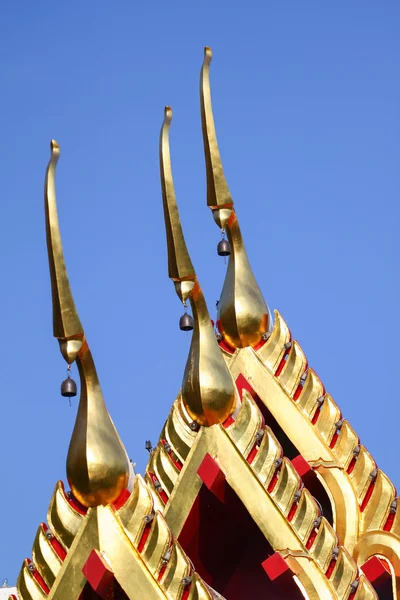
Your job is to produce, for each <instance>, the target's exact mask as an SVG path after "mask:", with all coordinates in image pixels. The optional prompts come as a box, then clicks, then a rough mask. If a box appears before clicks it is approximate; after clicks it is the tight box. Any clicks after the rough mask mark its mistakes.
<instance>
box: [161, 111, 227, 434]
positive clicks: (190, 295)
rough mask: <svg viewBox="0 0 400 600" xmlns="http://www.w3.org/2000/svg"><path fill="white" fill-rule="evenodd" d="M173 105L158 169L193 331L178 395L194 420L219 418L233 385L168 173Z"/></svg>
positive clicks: (176, 276)
mask: <svg viewBox="0 0 400 600" xmlns="http://www.w3.org/2000/svg"><path fill="white" fill-rule="evenodd" d="M171 120H172V110H171V108H170V107H169V106H167V107H166V108H165V114H164V122H163V125H162V128H161V134H160V172H161V187H162V195H163V206H164V218H165V227H166V233H167V246H168V270H169V276H170V278H171V279H172V280H173V282H174V284H175V289H176V291H177V294H178V296H179V298H180V299H181V300H182V302H183V303H185V302H186V300H189V301H190V304H191V307H192V312H193V317H194V331H193V334H192V340H191V345H190V350H189V356H188V359H187V363H186V367H185V372H184V375H183V381H182V400H183V403H184V405H185V407H186V409H187V411H188V413H189V415H190V417H191V418H192V419H193V421H194V422H195V423H197V424H198V425H205V426H210V425H214V424H216V423H223V422H224V421H225V420H226V419H227V418H228V417H229V415H231V414H232V412H233V411H234V409H235V401H236V395H235V386H234V383H233V381H232V377H231V375H230V373H229V370H228V368H227V367H226V364H225V361H224V359H223V357H222V354H221V351H220V349H219V347H218V343H217V340H216V337H215V333H214V330H213V327H212V325H211V319H210V315H209V312H208V309H207V304H206V301H205V299H204V295H203V292H202V289H201V287H200V284H199V282H198V280H197V277H196V273H195V270H194V268H193V265H192V261H191V260H190V256H189V253H188V250H187V247H186V243H185V238H184V236H183V231H182V226H181V222H180V219H179V212H178V207H177V204H176V197H175V190H174V183H173V179H172V168H171V155H170V147H169V129H170V125H171Z"/></svg>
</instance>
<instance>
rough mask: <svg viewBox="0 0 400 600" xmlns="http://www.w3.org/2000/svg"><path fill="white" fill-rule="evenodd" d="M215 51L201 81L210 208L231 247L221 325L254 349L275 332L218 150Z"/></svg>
mask: <svg viewBox="0 0 400 600" xmlns="http://www.w3.org/2000/svg"><path fill="white" fill-rule="evenodd" d="M211 59H212V52H211V48H208V47H206V48H205V51H204V62H203V66H202V69H201V77H200V100H201V121H202V129H203V141H204V153H205V160H206V173H207V204H208V206H209V207H210V208H211V210H212V213H213V216H214V220H215V221H216V223H217V225H218V226H219V227H220V228H221V229H222V230H223V231H224V230H226V233H227V236H228V239H229V243H230V245H231V249H232V252H231V255H230V257H229V262H228V268H227V272H226V277H225V282H224V286H223V289H222V293H221V298H220V301H219V304H218V320H217V325H218V329H219V330H220V332H221V333H222V334H223V336H224V337H225V339H226V341H227V342H228V343H229V344H230V345H231V346H233V347H234V348H243V347H245V346H254V345H256V344H257V343H258V342H260V340H261V338H262V336H263V335H264V334H265V333H267V332H269V331H270V330H271V328H272V319H271V315H270V311H269V309H268V306H267V304H266V302H265V300H264V298H263V296H262V293H261V290H260V288H259V287H258V284H257V281H256V279H255V277H254V275H253V271H252V270H251V266H250V263H249V259H248V257H247V253H246V249H245V246H244V243H243V238H242V234H241V231H240V227H239V222H238V219H237V215H236V213H235V210H234V204H233V200H232V196H231V194H230V192H229V189H228V184H227V182H226V179H225V174H224V170H223V167H222V162H221V157H220V153H219V149H218V142H217V135H216V131H215V124H214V117H213V112H212V104H211V89H210V64H211Z"/></svg>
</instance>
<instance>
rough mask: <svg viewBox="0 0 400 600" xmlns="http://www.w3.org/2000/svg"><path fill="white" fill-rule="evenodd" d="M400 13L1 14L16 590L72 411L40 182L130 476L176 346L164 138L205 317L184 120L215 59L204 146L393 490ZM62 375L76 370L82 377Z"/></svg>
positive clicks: (211, 276)
mask: <svg viewBox="0 0 400 600" xmlns="http://www.w3.org/2000/svg"><path fill="white" fill-rule="evenodd" d="M399 17H400V5H399V3H398V2H396V1H395V0H386V1H385V2H375V1H374V2H373V1H371V0H363V1H361V0H353V1H352V2H344V1H338V2H317V1H308V0H304V1H302V2H299V1H298V0H292V1H289V0H282V1H279V2H278V1H275V2H272V1H269V0H264V1H261V0H258V1H248V2H245V3H242V2H241V3H239V2H228V1H227V0H222V1H220V2H218V1H214V2H211V1H210V0H206V1H203V2H187V1H186V2H183V1H181V0H174V1H173V2H169V3H166V2H159V1H153V2H130V1H128V0H125V1H117V2H105V1H104V0H97V1H96V2H95V1H93V0H90V1H85V2H77V1H76V0H71V1H69V2H58V3H55V2H43V1H38V2H30V1H27V0H22V1H20V2H15V1H14V2H12V1H11V0H3V1H2V2H1V4H0V52H1V57H2V60H1V62H2V69H1V74H0V88H1V90H2V92H1V96H0V109H1V118H2V126H1V137H0V164H1V174H0V196H1V202H2V218H1V224H0V228H1V235H0V256H1V273H2V284H3V286H2V289H3V292H2V295H1V299H0V306H1V331H2V343H1V345H0V353H1V362H0V365H1V369H0V377H1V380H0V381H1V386H0V387H1V406H2V409H1V429H0V457H1V459H0V460H1V486H2V488H1V494H0V518H1V538H0V539H1V541H0V579H1V578H2V577H8V578H9V580H10V582H12V581H14V580H15V578H16V576H17V572H18V570H19V568H20V565H21V563H22V560H23V558H24V557H25V556H30V553H31V546H32V542H33V538H34V535H35V532H36V529H37V527H38V525H39V523H40V522H41V521H42V520H45V518H46V511H47V506H48V503H49V500H50V497H51V494H52V490H53V487H54V485H55V483H56V481H57V480H58V479H64V480H65V457H66V454H67V449H68V443H69V439H70V434H71V431H72V428H73V423H74V420H75V414H76V405H77V402H76V401H75V402H74V403H73V407H72V408H70V407H69V406H68V401H66V400H65V399H62V398H61V397H60V394H59V386H60V382H61V381H62V379H63V378H64V375H65V363H64V361H63V359H62V358H61V355H60V353H59V350H58V344H57V342H56V341H55V340H54V339H53V338H52V319H51V302H50V286H49V277H48V267H47V256H46V248H45V233H44V215H43V180H44V173H45V168H46V164H47V161H48V156H49V140H50V139H51V138H52V137H54V138H56V139H57V140H58V142H59V143H60V145H61V159H60V162H59V167H58V180H57V184H58V202H59V213H60V221H61V229H62V236H63V241H64V249H65V254H66V259H67V264H68V270H69V275H70V281H71V284H72V290H73V293H74V296H75V300H76V304H77V307H78V310H79V313H80V316H81V320H82V322H83V324H84V327H85V329H86V333H87V337H88V339H89V343H90V345H91V347H92V349H93V352H94V357H95V360H96V365H97V368H98V372H99V375H100V380H101V384H102V388H103V392H104V395H105V398H106V402H107V404H108V407H109V410H110V413H111V414H112V417H113V419H114V421H115V423H116V425H117V428H118V430H119V432H120V434H121V437H122V439H123V441H124V443H125V445H126V447H127V449H128V451H129V455H130V456H131V457H132V459H133V460H135V461H136V462H137V465H138V469H139V470H141V471H143V469H144V466H145V464H146V459H147V457H146V452H145V449H144V442H145V440H146V438H150V439H151V440H153V442H155V441H156V440H157V437H158V434H159V432H160V429H161V426H162V424H163V422H164V420H165V418H166V416H167V414H168V411H169V408H170V406H171V404H172V402H173V400H174V398H175V396H176V394H177V392H178V390H179V386H180V382H181V377H182V373H183V369H184V365H185V361H186V356H187V351H188V348H189V343H190V336H189V335H187V334H182V333H181V332H180V331H179V329H178V323H177V322H178V319H179V316H180V314H181V307H180V305H179V301H178V299H177V297H176V295H175V293H174V290H173V285H172V283H171V282H170V281H169V280H168V276H167V259H166V247H165V234H164V224H163V216H162V205H161V194H160V183H159V167H158V135H159V128H160V125H161V122H162V117H163V108H164V105H165V104H170V105H171V106H172V107H173V109H174V121H173V129H172V133H171V144H172V158H173V168H174V177H175V184H176V190H177V197H178V202H179V207H180V211H181V216H182V221H183V225H184V229H185V233H186V239H187V241H188V245H189V250H190V252H191V255H192V259H193V262H194V265H195V267H196V269H197V272H198V276H199V279H200V282H201V284H202V286H203V287H204V289H205V292H206V296H207V299H208V304H209V308H210V311H211V312H212V313H213V312H214V306H215V301H216V299H217V298H218V297H219V293H220V290H221V286H222V282H223V277H224V268H225V267H224V264H223V263H224V261H223V260H222V259H219V257H218V256H217V255H216V250H215V248H216V244H217V242H218V241H219V230H218V229H217V227H216V226H215V224H214V223H213V219H212V216H211V213H210V211H209V210H208V209H207V207H206V199H205V170H204V159H203V150H202V140H201V127H200V111H199V92H198V88H199V72H200V66H201V62H202V57H203V47H204V45H206V44H207V45H210V46H211V47H212V48H213V52H214V59H213V65H212V74H211V75H212V89H213V100H214V114H215V118H216V123H217V131H218V136H219V143H220V148H221V153H222V158H223V162H224V167H225V172H226V175H227V178H228V182H229V186H230V189H231V192H232V194H233V197H234V199H235V202H236V207H237V211H238V214H239V218H240V223H241V227H242V230H243V234H244V236H245V241H246V245H247V250H248V254H249V256H250V260H251V263H252V266H253V270H254V272H255V275H256V277H257V279H258V281H259V284H260V286H261V288H262V290H263V292H264V294H265V297H266V300H267V301H268V303H269V305H270V307H271V308H278V309H279V310H280V312H281V313H282V314H283V316H284V318H285V319H286V321H287V322H288V324H289V326H290V328H291V330H292V333H293V335H294V337H295V338H297V339H298V340H299V341H300V343H301V345H302V347H303V348H304V350H305V352H306V354H307V357H308V360H309V364H310V365H311V366H312V367H313V368H315V370H316V371H317V372H318V373H319V375H320V376H321V378H322V380H323V381H324V383H325V386H326V389H327V390H328V391H329V392H330V393H331V394H332V395H333V397H334V398H335V400H336V401H337V402H338V404H339V405H340V407H341V408H342V411H343V414H344V416H346V417H347V418H348V419H349V420H350V422H351V423H352V425H353V426H354V427H355V429H356V430H357V432H358V433H359V436H360V438H361V441H362V442H363V443H364V444H365V445H366V446H367V447H368V449H369V450H370V451H371V453H372V454H373V455H374V457H375V458H376V460H377V462H378V465H379V466H380V467H381V468H382V469H384V470H385V471H386V472H387V473H388V475H389V476H390V477H391V478H392V479H393V480H394V482H395V483H396V482H397V483H399V480H400V468H399V465H398V457H397V454H398V430H399V407H398V404H399V401H400V398H399V392H398V377H399V375H398V373H399V361H398V356H397V352H398V339H399V319H398V310H399V279H398V278H399V251H398V230H399V169H398V165H399V158H400V157H399V154H400V152H399V140H400V119H399V105H400V103H399V100H400V98H399V96H400V84H399V76H398V65H399V58H400V56H399V54H400V53H399V49H400V41H399V25H400V23H399ZM75 372H76V369H75Z"/></svg>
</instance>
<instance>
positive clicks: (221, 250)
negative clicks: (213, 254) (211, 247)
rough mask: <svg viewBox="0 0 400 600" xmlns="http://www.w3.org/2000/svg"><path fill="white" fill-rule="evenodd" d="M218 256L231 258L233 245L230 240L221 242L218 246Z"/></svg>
mask: <svg viewBox="0 0 400 600" xmlns="http://www.w3.org/2000/svg"><path fill="white" fill-rule="evenodd" d="M217 252H218V256H229V255H230V253H231V245H230V243H229V242H228V240H221V241H220V242H219V244H218V246H217Z"/></svg>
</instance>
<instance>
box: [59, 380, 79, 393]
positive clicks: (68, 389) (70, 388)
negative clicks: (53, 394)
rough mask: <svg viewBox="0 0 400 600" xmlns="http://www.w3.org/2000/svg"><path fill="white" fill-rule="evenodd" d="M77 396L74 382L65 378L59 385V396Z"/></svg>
mask: <svg viewBox="0 0 400 600" xmlns="http://www.w3.org/2000/svg"><path fill="white" fill-rule="evenodd" d="M76 394H77V387H76V383H75V381H74V380H73V379H72V378H71V377H67V379H64V381H63V382H62V384H61V396H64V397H65V398H72V397H73V396H76Z"/></svg>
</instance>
